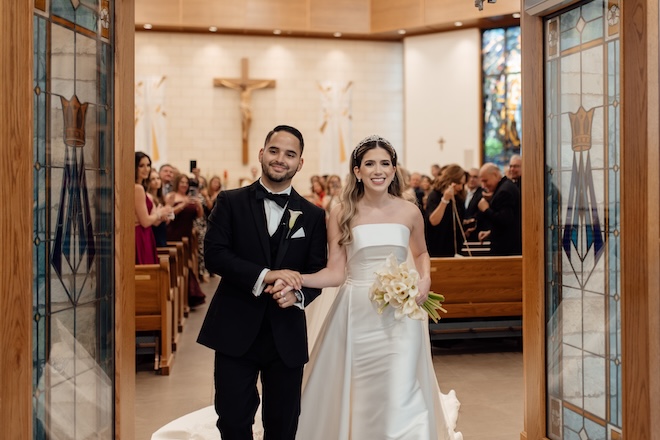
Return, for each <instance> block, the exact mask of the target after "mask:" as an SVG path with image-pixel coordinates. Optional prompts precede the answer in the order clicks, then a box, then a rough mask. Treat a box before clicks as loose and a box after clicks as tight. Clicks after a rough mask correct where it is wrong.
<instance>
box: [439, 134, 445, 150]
mask: <svg viewBox="0 0 660 440" xmlns="http://www.w3.org/2000/svg"><path fill="white" fill-rule="evenodd" d="M438 144H440V151H442V150H444V148H445V138H443V137H441V138H440V139H438Z"/></svg>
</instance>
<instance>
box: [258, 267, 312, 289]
mask: <svg viewBox="0 0 660 440" xmlns="http://www.w3.org/2000/svg"><path fill="white" fill-rule="evenodd" d="M278 280H281V281H282V282H284V283H285V284H286V285H288V286H291V287H293V288H295V289H297V290H300V289H302V283H303V282H302V275H300V272H296V271H295V270H289V269H280V270H270V271H268V272H267V273H266V276H265V277H264V283H266V284H275V282H277V281H278ZM280 290H281V289H280Z"/></svg>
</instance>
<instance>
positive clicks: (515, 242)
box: [482, 177, 522, 255]
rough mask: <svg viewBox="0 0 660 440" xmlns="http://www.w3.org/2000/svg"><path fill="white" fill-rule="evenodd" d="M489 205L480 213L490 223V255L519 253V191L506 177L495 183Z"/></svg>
mask: <svg viewBox="0 0 660 440" xmlns="http://www.w3.org/2000/svg"><path fill="white" fill-rule="evenodd" d="M489 204H490V207H489V208H488V209H487V210H485V211H484V212H483V213H482V215H483V216H484V217H485V218H486V220H487V221H488V224H489V225H490V230H491V234H490V243H491V245H490V251H491V252H490V253H491V254H492V255H520V254H521V253H522V237H521V227H520V191H519V190H518V188H517V187H516V185H515V184H514V183H513V182H511V181H510V180H509V179H507V178H506V177H503V178H502V180H500V183H498V184H497V188H496V189H495V193H494V194H493V197H492V198H491V200H490V202H489Z"/></svg>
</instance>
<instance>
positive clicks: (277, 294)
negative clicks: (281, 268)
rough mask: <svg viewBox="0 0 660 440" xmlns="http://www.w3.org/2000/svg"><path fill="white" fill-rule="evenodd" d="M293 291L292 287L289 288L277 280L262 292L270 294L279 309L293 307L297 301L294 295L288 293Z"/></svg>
mask: <svg viewBox="0 0 660 440" xmlns="http://www.w3.org/2000/svg"><path fill="white" fill-rule="evenodd" d="M293 289H294V287H293V286H289V285H287V284H286V283H285V282H284V281H283V280H281V279H278V280H276V281H275V283H274V284H272V285H270V286H268V287H266V289H265V290H264V291H265V292H266V293H270V294H271V296H272V297H273V299H274V300H275V301H277V304H278V305H279V306H280V307H282V308H286V307H290V306H292V305H294V304H295V303H296V301H297V300H298V299H297V298H296V295H294V294H293V293H290V292H291V291H292V290H293Z"/></svg>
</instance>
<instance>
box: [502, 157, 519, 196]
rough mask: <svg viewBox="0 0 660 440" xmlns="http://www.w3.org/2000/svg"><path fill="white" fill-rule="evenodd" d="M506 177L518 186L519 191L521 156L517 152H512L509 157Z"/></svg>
mask: <svg viewBox="0 0 660 440" xmlns="http://www.w3.org/2000/svg"><path fill="white" fill-rule="evenodd" d="M506 177H508V178H509V180H510V181H512V182H513V183H514V185H516V186H517V187H518V190H519V191H521V183H522V157H520V155H519V154H514V155H513V156H511V159H509V168H508V169H507V174H506Z"/></svg>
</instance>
